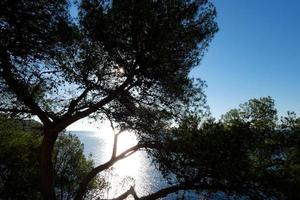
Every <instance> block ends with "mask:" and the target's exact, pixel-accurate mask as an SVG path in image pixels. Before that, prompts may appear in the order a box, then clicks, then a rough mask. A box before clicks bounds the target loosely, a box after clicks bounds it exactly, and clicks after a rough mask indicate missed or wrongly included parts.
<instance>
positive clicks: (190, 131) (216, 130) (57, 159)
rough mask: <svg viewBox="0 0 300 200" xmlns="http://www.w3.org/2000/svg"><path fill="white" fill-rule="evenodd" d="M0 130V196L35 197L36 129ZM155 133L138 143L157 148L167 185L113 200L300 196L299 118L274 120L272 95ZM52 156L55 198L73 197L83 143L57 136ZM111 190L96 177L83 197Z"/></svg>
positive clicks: (18, 125)
mask: <svg viewBox="0 0 300 200" xmlns="http://www.w3.org/2000/svg"><path fill="white" fill-rule="evenodd" d="M162 124H164V123H162V121H160V126H161V125H162ZM0 126H1V132H0V137H1V142H0V160H1V185H0V197H1V198H2V199H40V198H41V194H40V188H39V187H40V186H39V184H38V183H39V181H38V179H39V175H38V162H37V160H36V157H37V156H38V155H37V152H38V151H37V149H38V146H39V144H40V142H41V131H40V128H41V126H40V124H39V123H35V122H34V121H17V120H14V121H13V120H7V119H6V120H5V119H2V120H1V123H0ZM157 127H159V126H157ZM161 128H163V127H161ZM160 130H161V132H157V133H156V134H155V135H154V134H153V135H152V137H151V138H150V137H141V136H140V138H139V140H140V142H139V144H149V142H150V141H151V143H152V144H154V143H155V144H159V145H155V146H153V147H150V148H148V153H149V154H150V155H151V157H152V158H153V162H155V164H156V166H157V167H158V169H159V170H160V171H161V172H162V173H163V176H164V178H166V179H167V180H169V183H170V187H168V188H162V190H160V191H157V192H154V193H153V194H150V195H146V196H144V197H138V196H137V194H136V192H135V190H134V187H132V186H131V187H130V186H128V188H129V187H130V188H129V190H128V191H126V192H125V193H124V194H121V195H120V196H119V197H116V198H115V199H124V198H126V197H128V196H130V195H133V197H135V199H157V198H161V197H165V196H167V195H168V194H171V193H174V192H177V191H193V192H196V193H197V192H199V196H203V195H204V196H207V197H208V198H214V196H215V194H217V193H219V192H223V195H222V196H223V197H225V196H231V197H236V198H239V197H240V198H241V197H243V198H250V199H271V198H275V199H298V198H300V192H299V191H300V146H299V144H300V118H297V117H296V115H295V114H294V113H292V112H290V113H288V115H287V116H286V117H282V118H280V119H278V117H277V111H276V109H275V108H274V102H273V100H272V99H271V98H269V97H267V98H260V99H252V100H250V101H248V102H247V103H245V104H242V105H241V106H240V108H238V109H233V110H231V111H229V112H227V113H226V114H224V115H223V116H222V118H221V119H220V120H214V119H213V118H211V117H209V116H206V117H203V116H199V115H197V114H196V113H194V114H190V115H187V116H185V117H184V118H183V119H182V120H181V121H180V122H179V126H176V127H169V128H166V127H164V128H163V129H160ZM147 136H149V135H147ZM54 152H55V153H54V169H55V188H56V190H55V191H56V197H57V199H73V198H74V197H75V192H76V190H77V189H78V185H79V183H80V181H81V178H82V177H85V175H87V174H88V172H89V171H90V170H91V169H92V168H93V163H92V161H91V160H88V159H86V158H85V157H84V156H83V146H82V144H80V141H79V140H78V138H76V137H74V136H72V135H65V134H63V135H61V136H60V137H59V138H58V141H57V144H56V147H55V150H54ZM118 156H120V155H116V157H118ZM116 162H117V161H116ZM108 163H109V162H108ZM113 164H114V163H112V164H111V165H107V166H105V167H104V169H103V170H102V171H104V170H107V169H109V168H110V166H113ZM104 165H105V164H104ZM102 166H103V165H102ZM149 184H151V183H149ZM108 185H109V183H106V182H105V179H104V178H100V176H98V179H97V180H94V181H92V182H91V184H90V185H89V187H88V189H87V190H86V194H85V195H84V198H85V199H94V198H99V197H100V198H101V197H104V196H103V195H104V190H105V189H106V188H107V187H108ZM29 188H30V190H28V189H29ZM183 197H184V196H183Z"/></svg>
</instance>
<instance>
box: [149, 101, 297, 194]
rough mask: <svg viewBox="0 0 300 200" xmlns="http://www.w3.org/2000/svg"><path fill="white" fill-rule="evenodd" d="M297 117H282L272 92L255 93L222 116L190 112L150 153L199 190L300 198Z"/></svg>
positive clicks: (167, 171) (168, 172) (163, 167)
mask: <svg viewBox="0 0 300 200" xmlns="http://www.w3.org/2000/svg"><path fill="white" fill-rule="evenodd" d="M299 122H300V121H299V118H298V119H297V118H296V116H295V115H294V114H293V113H290V114H289V115H288V117H285V118H282V120H281V122H278V121H277V115H276V109H275V108H274V101H273V100H272V99H271V98H270V97H268V98H261V99H252V100H250V101H248V102H247V103H245V104H242V106H241V107H240V109H235V110H232V111H230V112H228V113H227V114H226V115H224V117H223V118H222V119H221V120H220V121H215V120H206V121H204V122H203V121H202V120H201V119H200V118H199V117H196V116H189V117H186V118H185V119H183V120H182V121H181V122H180V126H179V127H177V128H171V129H170V130H169V131H168V133H167V134H166V133H165V134H164V135H163V136H162V137H161V138H160V141H164V142H165V143H166V145H164V148H163V149H162V150H160V151H152V154H153V155H154V157H155V158H156V162H157V163H158V166H159V168H160V169H161V170H162V172H163V174H164V175H165V177H169V179H170V180H171V181H174V176H175V177H176V181H178V182H179V183H182V184H192V185H193V186H195V187H196V188H198V189H199V191H203V190H206V191H208V192H217V191H222V192H225V193H226V194H228V195H246V196H249V197H250V198H251V199H268V198H271V197H276V198H278V199H299V198H300V192H299V191H300V179H299V174H300V168H299V166H300V162H299V161H300V159H299V155H300V154H299V152H300V151H299V144H300V143H299V142H300V140H299V138H300V129H299V128H300V123H299Z"/></svg>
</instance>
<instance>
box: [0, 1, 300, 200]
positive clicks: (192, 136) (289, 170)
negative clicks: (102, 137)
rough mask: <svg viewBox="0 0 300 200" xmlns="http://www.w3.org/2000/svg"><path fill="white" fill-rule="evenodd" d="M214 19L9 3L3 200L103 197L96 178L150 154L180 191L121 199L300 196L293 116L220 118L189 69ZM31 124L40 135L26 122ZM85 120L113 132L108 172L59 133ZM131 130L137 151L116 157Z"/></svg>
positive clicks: (0, 46) (151, 5) (263, 104)
mask: <svg viewBox="0 0 300 200" xmlns="http://www.w3.org/2000/svg"><path fill="white" fill-rule="evenodd" d="M72 6H73V7H74V8H75V10H76V14H77V18H74V17H72V16H71V13H70V10H71V7H72ZM215 17H216V9H215V7H214V5H213V4H212V3H211V2H210V1H208V0H190V1H185V0H176V1H163V0H155V1H154V0H138V1H136V0H114V1H111V0H82V1H78V2H75V3H74V2H73V3H72V2H71V1H67V0H53V1H46V0H36V1H30V0H23V1H14V0H2V1H0V114H1V126H3V128H2V129H1V130H0V131H1V141H0V143H1V146H0V148H1V149H2V150H1V152H0V153H1V156H2V157H1V160H0V161H1V163H0V167H1V183H0V187H1V195H3V196H1V198H4V199H9V198H12V199H13V198H16V199H20V198H21V199H34V198H37V199H38V198H43V199H49V200H53V199H69V198H72V199H73V198H74V199H83V198H85V197H86V198H92V197H88V195H89V194H91V195H95V196H98V197H101V194H102V193H101V191H100V193H99V194H94V192H96V190H95V189H100V190H101V188H102V187H104V186H106V183H105V181H104V180H101V179H100V180H98V179H97V177H98V174H99V173H101V172H103V171H104V170H107V169H109V168H110V167H112V166H113V165H114V164H115V163H116V162H117V161H119V160H121V159H125V158H126V157H128V156H130V155H131V154H133V153H135V152H136V151H138V150H140V149H146V150H147V151H148V153H149V154H150V155H151V156H152V157H153V159H154V162H155V163H156V166H157V167H158V168H159V169H160V170H161V171H162V173H163V175H164V176H165V178H168V179H169V180H170V181H172V180H173V182H172V183H171V184H172V185H171V186H170V187H169V188H164V189H162V190H160V191H157V192H154V193H153V194H149V195H146V196H144V197H138V196H137V195H136V193H135V190H134V188H133V187H131V188H130V189H129V190H128V191H127V192H126V193H124V194H121V196H120V197H119V198H117V199H124V198H126V197H127V196H128V195H132V196H133V197H134V198H135V199H157V198H160V197H164V196H166V195H168V194H169V193H173V192H176V191H178V190H193V191H206V192H207V193H215V192H217V191H223V192H225V193H226V194H228V195H233V196H234V195H235V196H239V195H245V196H248V197H250V198H251V199H268V198H272V197H276V198H277V199H299V192H298V191H299V119H297V118H296V116H295V115H294V114H293V113H289V115H288V116H287V117H285V118H282V119H281V121H278V119H277V115H276V110H275V108H274V102H273V100H272V99H271V98H262V99H253V100H250V101H249V102H248V103H246V104H243V105H242V106H241V107H240V108H239V109H236V110H232V111H230V112H228V113H227V114H225V115H224V116H223V117H222V119H221V120H219V121H217V120H213V119H211V117H210V116H209V115H207V114H206V109H205V107H206V102H205V95H204V93H203V87H204V85H205V84H204V82H203V81H201V80H194V79H192V78H190V77H189V72H190V71H191V70H192V68H193V67H195V66H197V65H198V64H199V63H200V61H201V59H202V56H203V55H204V53H205V51H206V50H207V47H208V46H209V42H210V41H211V39H212V38H213V36H214V34H215V33H216V32H217V31H218V27H217V24H216V22H215ZM33 117H36V118H38V120H39V121H40V122H41V125H40V127H39V128H40V129H39V130H38V131H37V130H36V129H34V128H33V127H30V126H29V128H28V127H25V128H24V126H23V125H21V126H20V125H18V124H20V123H21V124H22V123H25V122H26V121H22V120H21V121H17V119H32V118H33ZM86 117H90V118H93V119H94V120H96V121H97V122H103V121H109V122H110V123H111V126H112V128H113V129H114V130H115V137H114V138H115V140H114V145H113V153H112V155H111V159H110V160H109V161H107V162H106V163H104V164H102V165H99V166H93V165H92V163H91V161H90V160H88V159H86V158H85V157H84V156H83V154H82V145H81V144H80V141H78V139H76V138H75V137H73V136H66V135H62V134H63V131H64V130H65V129H66V127H68V126H69V125H71V124H72V123H74V122H76V121H78V120H80V119H83V118H86ZM29 124H31V123H29ZM124 130H127V131H132V132H134V133H135V134H136V135H137V138H138V140H139V143H138V144H137V145H136V146H133V147H131V148H129V149H127V150H125V151H124V152H122V153H120V154H117V153H116V152H117V146H118V145H117V143H118V142H117V141H118V136H119V135H120V134H121V133H122V132H124ZM65 158H69V159H65ZM66 161H67V163H66ZM37 168H39V170H38V169H37ZM170 177H176V181H174V179H171V178H170ZM37 179H39V180H37ZM38 182H39V183H38ZM91 188H92V189H91ZM28 191H32V193H30V194H28ZM39 191H40V192H39ZM31 195H32V196H31Z"/></svg>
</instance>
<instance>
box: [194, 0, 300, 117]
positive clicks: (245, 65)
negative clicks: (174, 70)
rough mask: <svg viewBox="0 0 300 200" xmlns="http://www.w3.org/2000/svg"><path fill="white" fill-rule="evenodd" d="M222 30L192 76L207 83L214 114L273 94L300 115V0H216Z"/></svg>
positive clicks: (283, 108) (281, 105) (281, 111)
mask: <svg viewBox="0 0 300 200" xmlns="http://www.w3.org/2000/svg"><path fill="white" fill-rule="evenodd" d="M213 2H214V4H215V6H216V7H217V11H218V17H217V22H218V25H219V28H220V31H219V32H218V33H217V34H216V36H215V38H214V39H213V41H212V42H211V45H210V47H209V49H208V52H207V53H206V54H205V56H204V58H203V60H202V63H201V64H200V66H199V67H197V68H195V69H194V70H193V71H192V73H191V75H192V76H194V77H200V78H202V79H204V80H206V82H207V85H208V88H207V89H206V94H207V96H208V103H209V105H210V108H211V112H212V114H213V116H215V117H217V118H218V117H219V116H220V115H221V114H223V113H225V112H227V111H228V110H229V109H231V108H236V107H238V105H239V104H240V103H243V102H246V101H247V100H249V99H250V98H254V97H262V96H271V97H272V98H274V100H275V103H276V106H277V108H278V111H279V114H280V115H283V114H285V113H286V111H288V110H290V111H296V113H298V115H299V114H300V90H299V89H300V1H299V0H285V1H283V0H251V1H250V0H214V1H213Z"/></svg>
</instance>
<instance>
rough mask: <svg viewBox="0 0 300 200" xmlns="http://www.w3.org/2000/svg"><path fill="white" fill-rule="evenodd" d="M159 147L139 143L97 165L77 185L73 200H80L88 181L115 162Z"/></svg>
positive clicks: (153, 144)
mask: <svg viewBox="0 0 300 200" xmlns="http://www.w3.org/2000/svg"><path fill="white" fill-rule="evenodd" d="M160 147H161V145H159V144H156V143H154V142H147V143H139V144H137V145H135V146H132V147H130V148H128V149H127V150H125V151H123V152H122V153H120V154H119V155H117V156H115V157H112V158H111V159H110V160H109V161H108V162H106V163H104V164H102V165H99V166H97V167H95V168H94V169H92V170H91V171H90V172H89V173H88V174H87V175H86V176H85V177H84V178H83V180H82V181H81V183H80V184H79V189H78V192H77V194H76V196H75V200H81V199H82V198H83V196H84V194H85V193H86V189H87V186H88V184H89V183H90V181H91V180H92V179H93V178H94V177H96V175H97V174H98V173H100V172H102V171H104V170H106V169H108V168H110V167H111V166H113V165H114V164H115V163H116V162H117V161H119V160H122V159H124V158H126V157H128V156H130V155H132V154H133V153H135V152H136V151H138V150H140V149H143V148H157V149H158V148H160Z"/></svg>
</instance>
